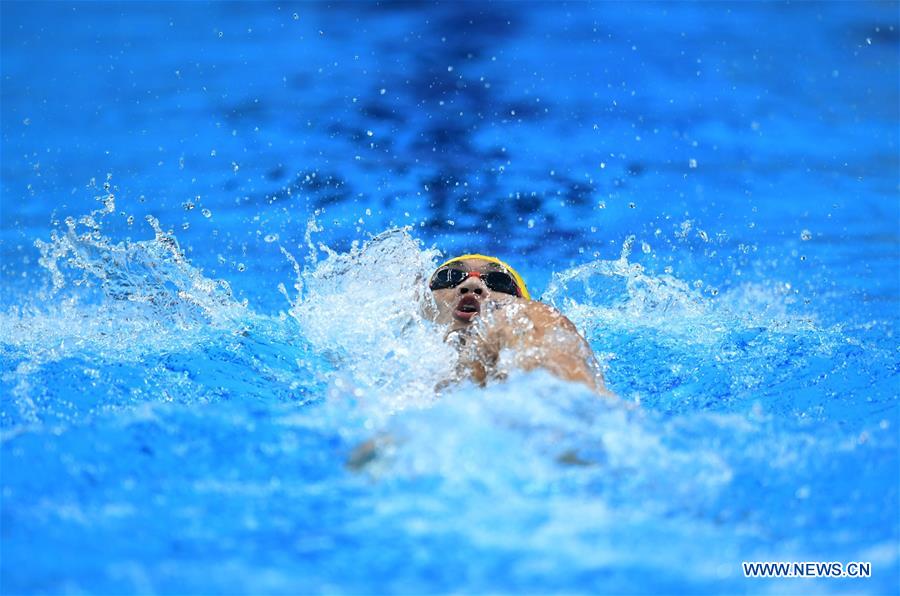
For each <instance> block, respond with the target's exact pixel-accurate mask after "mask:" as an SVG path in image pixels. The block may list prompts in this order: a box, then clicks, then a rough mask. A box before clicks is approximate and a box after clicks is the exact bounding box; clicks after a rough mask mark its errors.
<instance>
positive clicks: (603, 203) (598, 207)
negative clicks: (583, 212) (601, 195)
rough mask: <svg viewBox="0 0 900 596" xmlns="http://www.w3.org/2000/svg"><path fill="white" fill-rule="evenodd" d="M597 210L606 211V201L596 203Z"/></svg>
mask: <svg viewBox="0 0 900 596" xmlns="http://www.w3.org/2000/svg"><path fill="white" fill-rule="evenodd" d="M597 209H606V201H600V202H599V203H597Z"/></svg>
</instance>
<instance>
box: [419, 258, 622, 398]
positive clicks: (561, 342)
mask: <svg viewBox="0 0 900 596" xmlns="http://www.w3.org/2000/svg"><path fill="white" fill-rule="evenodd" d="M428 287H429V289H430V290H431V295H432V297H433V299H434V300H433V301H429V302H428V303H427V304H426V307H425V315H426V316H427V317H428V318H430V319H431V320H432V321H434V322H435V323H437V324H439V325H441V326H443V327H444V328H445V329H446V330H447V331H446V336H445V339H446V341H447V342H448V343H451V344H453V345H454V346H455V347H456V348H457V349H458V350H459V362H458V365H457V369H456V373H457V378H458V379H465V378H470V379H472V380H473V381H475V382H476V383H478V384H480V385H484V384H485V383H487V382H488V381H489V380H492V379H503V378H504V377H505V376H506V375H507V372H508V370H510V369H513V368H515V369H520V370H525V371H528V370H534V369H538V368H540V369H543V370H546V371H547V372H549V373H551V374H553V375H554V376H556V377H558V378H560V379H564V380H567V381H575V382H578V383H582V384H584V385H586V386H587V387H589V388H590V389H591V390H592V391H594V392H595V393H597V394H598V395H601V396H604V397H612V394H611V393H610V392H609V391H608V390H607V389H606V386H605V384H604V382H603V373H602V371H601V370H600V365H599V364H598V363H597V359H596V357H595V356H594V353H593V351H592V350H591V348H590V346H589V345H588V343H587V341H585V339H584V338H583V337H582V336H581V335H580V334H579V333H578V330H577V329H576V328H575V325H574V324H572V322H571V321H570V320H569V319H567V318H566V317H565V316H564V315H563V314H562V313H560V312H559V311H558V310H556V309H555V308H553V307H552V306H550V305H548V304H544V303H542V302H538V301H536V300H532V299H531V295H530V294H529V293H528V288H527V287H526V286H525V282H524V280H523V279H522V277H521V276H520V275H519V274H518V273H517V272H516V270H515V269H513V268H512V267H510V266H509V265H507V264H506V263H504V262H503V261H501V260H500V259H497V258H495V257H488V256H484V255H477V254H468V255H462V256H460V257H456V258H453V259H450V260H449V261H446V262H445V263H443V264H442V265H441V266H440V267H438V268H437V270H435V272H434V273H433V274H432V275H431V278H430V280H429V282H428Z"/></svg>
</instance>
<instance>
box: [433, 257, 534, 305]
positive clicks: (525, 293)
mask: <svg viewBox="0 0 900 596" xmlns="http://www.w3.org/2000/svg"><path fill="white" fill-rule="evenodd" d="M466 259H480V260H482V261H487V262H488V263H496V264H498V265H500V266H501V267H503V268H504V269H506V270H507V271H508V272H509V274H510V275H512V278H513V279H514V280H515V282H516V285H517V286H519V291H520V292H521V293H522V298H524V299H525V300H531V294H529V293H528V288H527V287H525V280H524V279H522V276H521V275H519V273H518V272H517V271H516V270H515V269H513V268H512V267H510V266H509V265H507V264H506V263H504V262H503V261H501V260H500V259H498V258H497V257H489V256H487V255H462V256H459V257H453V258H452V259H450V260H449V261H444V262H443V263H441V265H440V267H438V269H440V268H441V267H444V266H445V265H449V264H450V263H456V262H457V261H465V260H466Z"/></svg>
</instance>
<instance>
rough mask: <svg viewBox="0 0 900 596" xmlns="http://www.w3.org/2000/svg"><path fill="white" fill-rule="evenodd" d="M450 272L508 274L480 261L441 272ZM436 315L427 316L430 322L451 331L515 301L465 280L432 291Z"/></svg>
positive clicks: (474, 279) (455, 264) (477, 281)
mask: <svg viewBox="0 0 900 596" xmlns="http://www.w3.org/2000/svg"><path fill="white" fill-rule="evenodd" d="M445 268H451V269H459V270H462V271H477V272H478V273H490V272H492V271H499V272H503V273H508V272H507V271H506V269H505V268H504V267H503V266H502V265H498V264H497V263H491V262H489V261H483V260H481V259H466V260H463V261H455V262H453V263H451V264H449V265H447V266H446V267H442V268H441V269H445ZM432 295H433V296H434V302H435V305H436V307H437V308H436V311H434V312H430V313H429V314H430V315H431V318H432V319H433V320H434V321H435V322H436V323H440V324H442V325H450V326H451V327H453V328H455V329H461V328H463V327H466V326H468V325H470V324H471V323H472V321H473V320H474V319H475V318H476V317H477V316H478V315H479V314H480V313H482V312H484V311H485V309H490V308H491V307H492V306H498V305H500V304H502V303H504V302H513V301H516V300H519V298H517V297H516V296H513V295H511V294H508V293H504V292H498V291H496V290H491V289H490V288H489V287H488V286H487V284H485V283H484V281H483V280H482V279H481V278H479V277H474V276H469V277H467V278H466V279H465V280H463V282H462V283H460V284H459V285H458V286H456V287H454V288H445V289H442V290H432Z"/></svg>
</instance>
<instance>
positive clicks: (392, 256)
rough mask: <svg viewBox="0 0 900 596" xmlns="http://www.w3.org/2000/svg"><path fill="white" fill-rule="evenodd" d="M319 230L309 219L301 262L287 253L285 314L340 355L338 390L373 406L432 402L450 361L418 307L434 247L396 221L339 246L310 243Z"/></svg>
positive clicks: (323, 346) (446, 348)
mask: <svg viewBox="0 0 900 596" xmlns="http://www.w3.org/2000/svg"><path fill="white" fill-rule="evenodd" d="M318 229H319V228H318V227H317V226H316V224H315V223H311V224H310V226H308V228H307V244H308V245H309V246H310V247H311V251H310V253H311V254H310V255H309V256H308V257H307V259H306V262H307V267H306V268H304V269H302V270H301V269H300V268H299V265H298V264H297V261H296V260H295V259H294V258H293V257H291V256H290V255H288V256H289V258H290V259H291V260H292V263H293V264H294V269H295V272H297V273H298V275H299V277H298V281H297V282H296V283H295V284H294V288H295V290H296V292H297V294H296V296H295V297H294V298H293V299H292V306H291V309H290V314H291V316H292V317H293V318H294V319H295V320H296V321H297V323H298V324H299V328H300V330H301V333H302V334H303V336H304V337H305V338H306V339H307V340H308V341H309V342H310V343H311V344H313V345H315V346H317V347H318V348H319V349H320V350H322V352H324V353H327V354H329V355H330V356H331V358H332V359H333V360H334V361H336V362H340V370H341V373H340V376H339V377H338V378H337V379H336V380H335V385H334V386H335V388H336V389H337V393H338V394H350V395H353V396H354V397H355V398H360V397H362V396H364V395H367V396H369V397H373V396H374V399H376V401H377V403H378V407H377V408H376V409H378V410H384V411H392V410H394V409H397V408H402V407H406V406H408V405H411V404H420V405H422V404H427V403H430V402H431V401H433V399H434V398H435V387H436V386H437V385H438V384H439V383H440V382H441V381H442V380H444V379H446V378H447V376H448V375H449V374H450V373H451V371H452V366H453V364H454V363H455V353H454V352H453V351H452V349H451V348H450V347H449V346H447V345H446V344H445V343H444V342H443V338H442V334H441V332H440V330H439V329H437V328H436V327H435V326H434V325H433V324H431V323H430V322H429V321H427V320H426V319H425V318H424V317H423V313H422V308H423V305H424V304H425V302H426V301H428V300H431V295H430V292H428V290H427V284H426V282H425V280H426V279H427V278H428V275H430V274H431V271H433V270H434V267H435V262H436V259H437V256H438V252H437V251H436V250H434V249H423V248H422V247H421V243H420V242H419V241H418V240H416V239H414V238H413V237H412V236H411V235H410V233H409V229H408V228H400V229H392V230H387V231H385V232H383V233H381V234H379V235H377V236H375V237H374V238H372V239H371V240H369V241H367V242H364V243H363V244H362V245H359V244H357V243H354V245H353V247H352V248H351V249H350V251H349V252H347V253H338V252H336V251H334V250H332V249H330V248H328V247H327V246H325V245H323V244H319V245H318V246H317V247H313V243H312V239H311V234H312V233H313V232H315V231H317V230H318ZM319 253H323V254H324V255H325V258H324V260H319V256H318V254H319Z"/></svg>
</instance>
